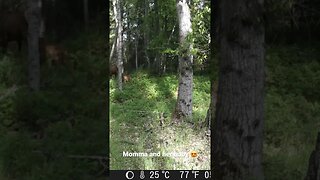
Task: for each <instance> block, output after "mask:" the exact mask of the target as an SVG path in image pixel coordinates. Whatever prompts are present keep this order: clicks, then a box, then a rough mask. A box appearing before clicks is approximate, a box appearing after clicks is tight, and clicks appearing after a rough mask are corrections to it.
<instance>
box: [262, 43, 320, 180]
mask: <svg viewBox="0 0 320 180" xmlns="http://www.w3.org/2000/svg"><path fill="white" fill-rule="evenodd" d="M319 52H320V46H313V47H308V46H304V47H302V46H286V47H273V48H270V49H269V50H268V51H267V60H266V63H267V68H268V69H267V85H266V87H267V95H266V98H265V114H266V118H265V119H266V120H265V136H264V137H265V138H264V167H265V176H266V179H268V180H278V179H290V180H301V179H304V177H305V175H306V171H307V167H308V160H309V157H310V154H311V152H312V150H313V149H314V146H315V140H316V135H317V132H318V131H319V130H320V104H319V102H320V94H319V92H320V91H319V87H320V53H319Z"/></svg>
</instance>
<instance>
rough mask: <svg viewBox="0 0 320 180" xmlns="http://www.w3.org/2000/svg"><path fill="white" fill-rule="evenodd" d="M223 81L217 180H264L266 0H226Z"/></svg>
mask: <svg viewBox="0 0 320 180" xmlns="http://www.w3.org/2000/svg"><path fill="white" fill-rule="evenodd" d="M215 6H217V8H219V9H218V18H217V19H216V21H218V22H219V25H218V26H217V27H218V28H219V29H218V33H217V35H218V36H219V37H218V39H217V41H218V45H219V49H220V62H219V63H220V64H219V69H220V76H219V86H218V101H217V110H216V121H215V125H214V134H213V138H214V139H213V143H214V144H213V146H214V147H213V163H214V172H213V179H219V180H230V179H232V180H248V179H255V180H262V179H264V176H263V169H262V141H263V121H264V120H263V119H264V108H263V103H264V101H263V100H264V57H265V49H264V42H265V38H264V26H263V0H243V1H233V0H221V1H218V4H215Z"/></svg>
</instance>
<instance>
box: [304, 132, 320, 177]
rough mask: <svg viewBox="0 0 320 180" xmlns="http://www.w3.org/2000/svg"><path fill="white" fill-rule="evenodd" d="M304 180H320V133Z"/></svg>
mask: <svg viewBox="0 0 320 180" xmlns="http://www.w3.org/2000/svg"><path fill="white" fill-rule="evenodd" d="M305 180H320V132H319V133H318V138H317V142H316V149H315V150H314V151H313V152H312V153H311V156H310V159H309V168H308V172H307V176H306V178H305Z"/></svg>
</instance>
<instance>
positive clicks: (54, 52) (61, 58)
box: [39, 39, 67, 66]
mask: <svg viewBox="0 0 320 180" xmlns="http://www.w3.org/2000/svg"><path fill="white" fill-rule="evenodd" d="M39 50H40V60H41V62H42V63H44V62H46V63H48V65H49V66H51V65H60V64H65V60H66V55H67V51H66V50H65V49H64V48H62V47H61V46H59V45H57V44H55V43H47V42H45V40H44V39H40V40H39Z"/></svg>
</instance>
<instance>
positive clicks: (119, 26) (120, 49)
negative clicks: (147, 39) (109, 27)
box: [113, 0, 123, 91]
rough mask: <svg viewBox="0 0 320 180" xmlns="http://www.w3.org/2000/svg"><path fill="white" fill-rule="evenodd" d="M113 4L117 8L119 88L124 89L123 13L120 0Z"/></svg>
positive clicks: (114, 1)
mask: <svg viewBox="0 0 320 180" xmlns="http://www.w3.org/2000/svg"><path fill="white" fill-rule="evenodd" d="M113 6H114V8H115V17H116V18H115V19H116V25H117V43H116V51H117V68H118V78H117V81H118V88H119V90H120V91H122V84H123V83H122V74H123V60H122V42H123V41H122V18H121V17H122V15H121V13H122V12H121V4H120V0H113Z"/></svg>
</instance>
